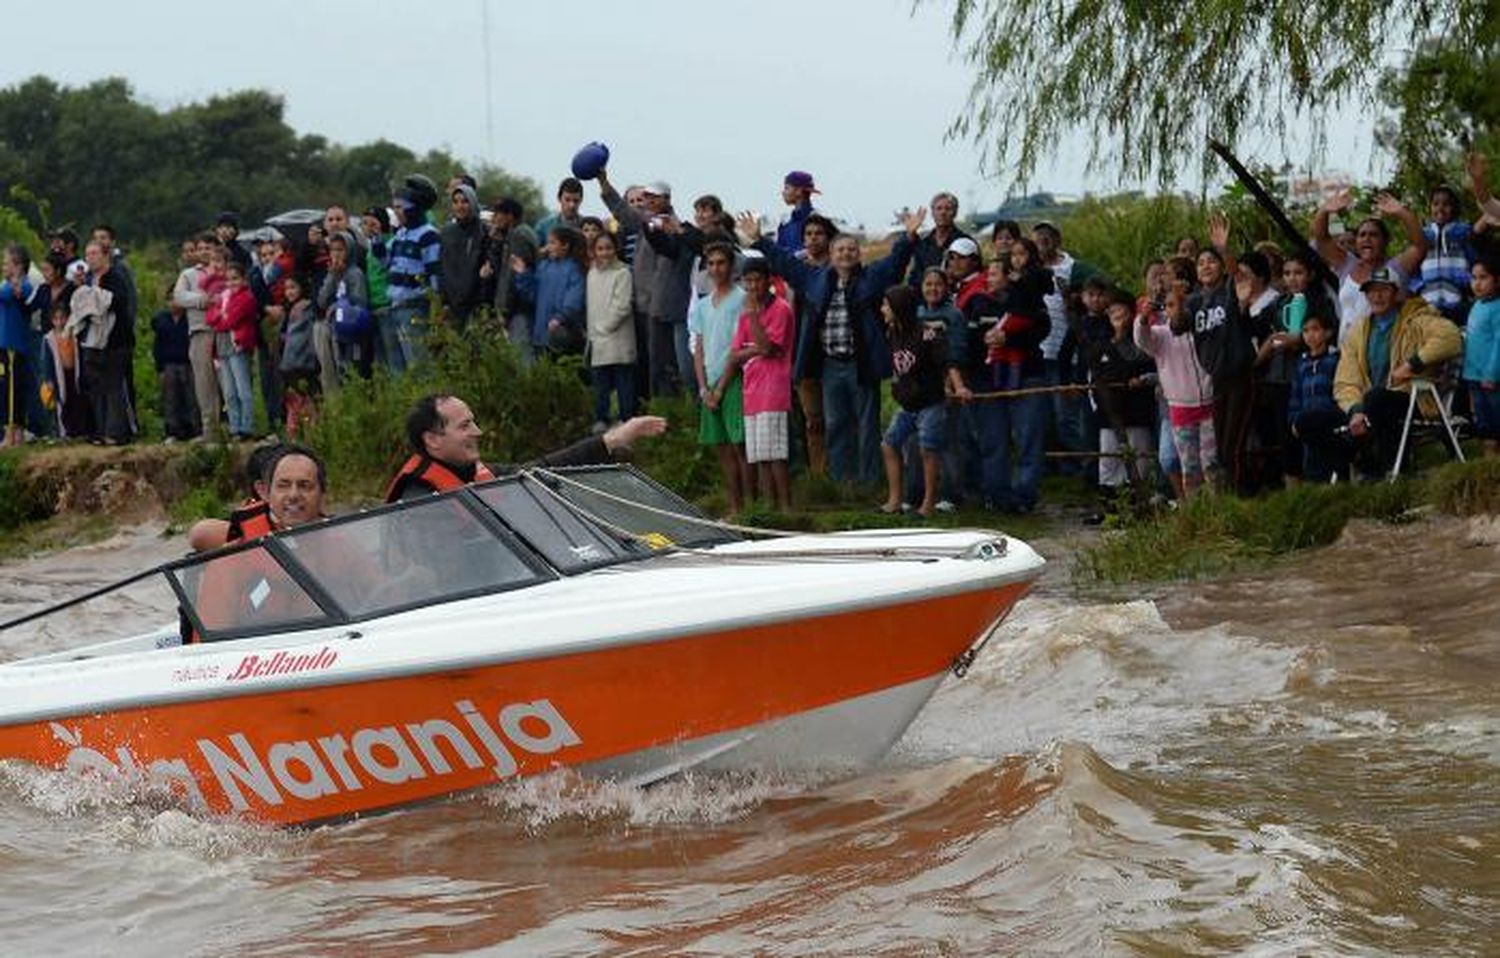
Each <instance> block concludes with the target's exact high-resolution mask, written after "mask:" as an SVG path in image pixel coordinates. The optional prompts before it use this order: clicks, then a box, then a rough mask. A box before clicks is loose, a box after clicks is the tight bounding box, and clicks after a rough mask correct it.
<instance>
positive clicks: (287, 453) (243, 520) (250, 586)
mask: <svg viewBox="0 0 1500 958" xmlns="http://www.w3.org/2000/svg"><path fill="white" fill-rule="evenodd" d="M265 477H266V478H265V480H264V481H263V483H262V486H263V489H264V493H265V498H264V500H262V501H260V502H259V503H258V504H257V507H256V508H254V509H250V508H246V509H241V510H236V513H237V515H238V516H239V521H238V523H237V524H236V525H233V526H232V527H231V528H230V529H229V530H228V531H227V532H226V533H225V534H226V537H227V538H226V543H220V544H221V545H222V544H227V543H233V542H237V541H240V540H243V539H256V538H260V537H261V536H265V535H269V534H270V533H272V532H277V531H280V530H283V529H291V528H295V527H296V526H300V525H304V524H306V523H309V522H313V521H315V520H317V519H321V518H322V517H323V495H324V493H325V492H326V491H327V488H328V472H327V468H326V467H325V466H324V465H323V460H322V459H320V458H319V457H318V454H317V453H315V452H313V451H312V450H311V449H308V448H306V447H304V446H297V445H284V446H280V447H278V448H277V450H276V453H275V455H274V457H273V458H271V459H270V462H269V463H268V464H267V466H266V471H265ZM215 521H219V522H222V521H223V520H215ZM226 525H230V524H229V523H226ZM275 568H276V563H275V560H274V559H271V558H270V557H269V556H266V555H264V554H262V553H261V551H260V550H256V551H255V552H254V553H251V554H249V555H248V556H247V555H243V554H242V555H241V556H240V557H238V558H226V559H221V560H217V561H212V562H210V563H209V564H208V565H207V566H206V567H205V568H204V569H203V578H202V580H201V581H200V582H199V583H198V594H197V598H196V600H195V601H194V603H193V605H194V608H195V609H196V610H197V612H198V615H199V617H200V618H201V619H203V621H204V622H205V623H206V624H208V627H209V628H214V627H215V623H225V622H248V621H251V620H252V619H254V617H255V615H257V614H258V615H264V616H270V617H274V616H275V615H277V614H278V607H277V605H276V603H275V601H272V602H271V603H270V604H269V605H263V604H262V603H260V602H254V600H253V594H254V584H255V583H256V582H260V581H262V580H264V579H265V578H267V575H268V573H270V572H271V571H273V570H274V569H275ZM274 598H276V597H275V596H273V600H274ZM252 603H254V609H255V611H254V613H252V612H250V611H248V610H249V608H250V606H251V604H252ZM183 625H184V628H183V637H184V640H185V641H187V642H190V643H191V642H197V641H200V639H199V636H198V635H197V634H196V633H195V632H194V631H193V630H192V629H191V628H189V627H188V626H187V623H185V622H184V624H183Z"/></svg>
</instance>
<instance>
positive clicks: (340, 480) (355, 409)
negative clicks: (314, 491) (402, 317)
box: [302, 323, 590, 499]
mask: <svg viewBox="0 0 1500 958" xmlns="http://www.w3.org/2000/svg"><path fill="white" fill-rule="evenodd" d="M485 329H486V328H485V327H484V326H483V324H479V323H476V324H473V325H471V326H470V327H469V332H468V334H467V335H464V336H460V335H459V334H457V333H456V332H454V331H452V330H450V329H448V328H445V327H437V328H435V329H434V331H433V333H432V335H431V338H430V345H431V347H432V352H433V356H432V360H431V361H430V362H429V363H427V364H426V365H425V366H424V367H423V368H421V369H418V370H415V371H411V372H408V373H406V374H403V375H400V376H392V375H388V374H387V373H385V372H384V371H383V370H377V371H376V373H375V375H374V376H373V377H372V378H371V379H369V380H361V379H359V378H357V377H353V378H350V379H349V380H346V382H345V383H344V386H343V387H342V388H341V389H340V390H339V391H338V392H337V393H335V394H334V395H332V396H325V397H324V398H323V400H322V405H321V408H320V411H319V416H318V419H317V421H316V422H314V423H313V424H311V425H310V426H309V427H308V429H307V431H306V434H305V435H304V436H303V437H302V438H303V440H304V441H306V442H307V443H308V444H309V445H311V446H313V447H314V448H316V449H317V450H318V451H319V452H321V453H322V454H323V456H324V457H325V458H326V460H327V462H328V471H329V483H330V485H331V486H332V491H333V492H334V494H335V495H336V496H339V497H342V498H355V499H359V498H364V499H370V498H376V497H378V496H379V495H380V493H381V491H382V489H383V486H382V483H384V482H385V481H386V480H387V479H389V478H390V476H391V475H392V474H393V473H394V472H395V471H396V469H397V468H398V467H399V466H400V464H401V462H402V461H403V460H404V459H405V458H406V457H407V455H409V451H408V446H407V443H406V438H405V426H406V415H407V412H408V411H409V410H410V409H411V406H412V404H413V403H414V402H416V401H417V399H419V398H421V397H422V396H424V395H427V394H429V393H448V394H452V395H455V396H458V397H460V398H461V399H463V400H464V401H465V402H467V403H468V404H469V407H470V408H471V409H472V410H473V411H474V417H475V419H476V420H477V421H478V422H479V424H480V426H481V428H482V429H483V430H484V436H483V438H482V439H481V440H480V450H481V454H482V455H483V457H484V459H485V460H486V461H488V462H524V461H526V460H528V459H532V458H534V457H536V456H539V455H541V454H543V453H545V452H548V451H550V450H553V449H556V448H558V447H560V446H563V445H565V444H567V443H569V442H573V441H575V440H577V439H578V438H579V437H580V436H583V435H585V434H586V433H587V431H588V427H589V422H590V419H589V393H588V390H586V389H584V388H583V387H582V385H581V383H580V378H581V374H582V366H581V364H580V362H579V361H578V360H577V359H574V358H565V359H563V360H561V361H556V362H554V361H551V360H547V361H543V362H540V363H536V364H534V365H532V366H530V367H526V366H523V365H522V363H521V358H520V355H519V354H518V353H517V351H516V349H515V347H513V346H511V345H510V343H508V342H506V341H505V340H504V339H503V338H501V337H499V336H498V335H496V334H492V333H488V332H486V331H485Z"/></svg>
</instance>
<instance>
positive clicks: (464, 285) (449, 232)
mask: <svg viewBox="0 0 1500 958" xmlns="http://www.w3.org/2000/svg"><path fill="white" fill-rule="evenodd" d="M450 199H451V201H452V204H453V219H452V220H451V221H449V222H448V224H447V225H446V226H444V227H443V231H442V234H441V239H442V263H443V282H442V291H443V307H444V308H445V309H446V311H447V314H448V321H449V322H451V323H452V324H453V326H454V328H455V329H457V330H458V331H459V332H463V329H464V327H465V326H467V325H468V324H469V317H470V316H471V315H472V314H473V312H474V310H475V309H477V308H479V304H480V302H481V301H482V296H481V292H482V287H483V282H482V279H481V277H480V273H479V270H480V266H481V265H482V264H483V263H484V257H485V247H486V245H487V241H486V237H485V229H484V224H483V223H481V222H480V220H479V194H477V193H475V192H474V188H473V187H472V186H470V185H469V184H467V183H463V182H460V183H459V184H458V186H456V187H454V189H453V192H452V193H451V194H450Z"/></svg>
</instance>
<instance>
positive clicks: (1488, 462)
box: [1427, 459, 1500, 516]
mask: <svg viewBox="0 0 1500 958" xmlns="http://www.w3.org/2000/svg"><path fill="white" fill-rule="evenodd" d="M1427 498H1428V500H1429V501H1430V502H1431V503H1432V504H1433V506H1434V507H1436V508H1437V510H1438V511H1439V512H1443V513H1446V514H1448V515H1452V516H1475V515H1500V459H1476V460H1474V461H1473V462H1454V463H1449V464H1448V465H1446V466H1442V467H1440V468H1438V469H1436V470H1434V471H1433V472H1432V473H1431V474H1430V475H1429V476H1428V478H1427Z"/></svg>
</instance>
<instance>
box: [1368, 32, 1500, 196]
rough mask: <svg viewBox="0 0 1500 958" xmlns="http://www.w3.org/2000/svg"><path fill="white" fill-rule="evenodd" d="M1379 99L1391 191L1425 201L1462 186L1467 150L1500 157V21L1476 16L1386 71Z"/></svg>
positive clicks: (1380, 135)
mask: <svg viewBox="0 0 1500 958" xmlns="http://www.w3.org/2000/svg"><path fill="white" fill-rule="evenodd" d="M1381 99H1382V100H1383V105H1384V106H1385V108H1386V109H1387V110H1389V111H1390V114H1389V115H1388V116H1387V117H1385V118H1384V119H1382V120H1381V122H1380V123H1379V124H1378V125H1377V127H1376V130H1375V136H1376V142H1377V143H1379V144H1380V145H1381V146H1383V147H1384V148H1386V149H1387V150H1389V151H1390V152H1391V153H1392V154H1393V155H1394V156H1395V158H1396V175H1395V184H1394V185H1395V186H1396V188H1397V189H1400V190H1401V191H1402V192H1405V193H1408V194H1420V195H1425V194H1427V193H1428V192H1429V191H1430V190H1432V188H1433V187H1436V186H1438V185H1439V184H1444V183H1447V184H1453V183H1458V182H1460V181H1461V173H1462V171H1463V155H1464V153H1466V152H1467V151H1468V150H1469V149H1470V148H1471V147H1472V148H1478V149H1480V150H1482V151H1485V152H1489V153H1492V154H1493V153H1494V152H1495V151H1496V150H1497V149H1500V136H1497V135H1496V133H1495V131H1496V130H1497V129H1500V17H1497V16H1495V15H1494V14H1493V12H1491V13H1490V14H1489V15H1488V16H1483V17H1479V16H1474V17H1471V18H1470V20H1469V21H1468V22H1465V23H1463V24H1461V25H1459V26H1458V27H1457V28H1455V29H1454V30H1451V31H1449V32H1448V33H1446V34H1442V35H1437V36H1432V37H1429V38H1427V40H1426V41H1424V42H1423V43H1421V44H1420V45H1418V46H1417V47H1416V48H1415V49H1414V50H1412V51H1411V52H1410V53H1409V54H1408V56H1407V57H1406V59H1405V61H1404V62H1403V63H1402V64H1401V66H1399V67H1393V68H1390V69H1387V70H1386V71H1385V73H1384V75H1383V78H1382V81H1381Z"/></svg>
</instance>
